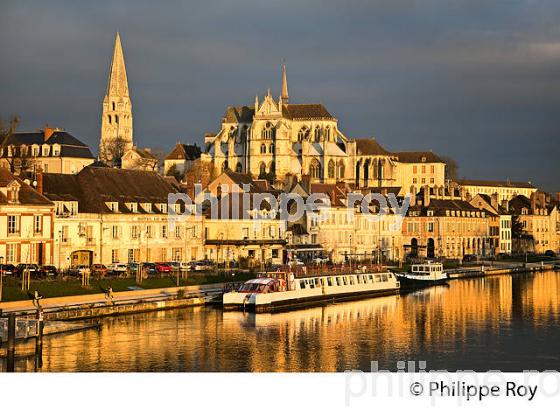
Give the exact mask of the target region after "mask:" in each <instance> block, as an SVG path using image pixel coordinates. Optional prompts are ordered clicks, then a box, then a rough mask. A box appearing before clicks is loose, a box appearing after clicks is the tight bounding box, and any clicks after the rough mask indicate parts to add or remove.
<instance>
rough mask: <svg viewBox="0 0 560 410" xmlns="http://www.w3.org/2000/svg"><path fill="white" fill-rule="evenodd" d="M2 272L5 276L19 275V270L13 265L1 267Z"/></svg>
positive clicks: (8, 264) (6, 264) (7, 264)
mask: <svg viewBox="0 0 560 410" xmlns="http://www.w3.org/2000/svg"><path fill="white" fill-rule="evenodd" d="M0 270H1V271H2V273H3V275H4V276H6V275H12V276H15V275H17V268H16V267H15V266H14V265H12V264H11V263H5V264H2V265H0Z"/></svg>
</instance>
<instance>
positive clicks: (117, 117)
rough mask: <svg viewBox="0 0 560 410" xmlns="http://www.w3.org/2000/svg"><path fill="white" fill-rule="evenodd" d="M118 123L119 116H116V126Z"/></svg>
mask: <svg viewBox="0 0 560 410" xmlns="http://www.w3.org/2000/svg"><path fill="white" fill-rule="evenodd" d="M118 123H119V116H118V115H115V124H118Z"/></svg>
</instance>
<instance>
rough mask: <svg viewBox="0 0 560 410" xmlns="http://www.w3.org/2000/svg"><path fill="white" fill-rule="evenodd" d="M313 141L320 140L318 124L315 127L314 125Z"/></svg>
mask: <svg viewBox="0 0 560 410" xmlns="http://www.w3.org/2000/svg"><path fill="white" fill-rule="evenodd" d="M314 141H315V142H320V141H321V128H319V126H318V125H317V127H315V133H314Z"/></svg>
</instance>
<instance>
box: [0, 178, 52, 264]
mask: <svg viewBox="0 0 560 410" xmlns="http://www.w3.org/2000/svg"><path fill="white" fill-rule="evenodd" d="M53 220H54V205H53V204H52V202H50V201H49V200H48V199H47V198H45V197H44V196H43V195H40V194H39V193H38V192H37V191H35V189H33V188H31V187H30V186H29V185H27V184H26V183H25V182H24V181H22V180H21V179H19V178H17V177H15V176H14V175H13V174H11V173H10V172H9V171H8V170H6V169H3V168H0V259H1V260H0V262H1V263H12V264H14V265H17V264H18V263H35V264H38V265H50V264H52V263H53V240H52V238H53V236H52V232H53Z"/></svg>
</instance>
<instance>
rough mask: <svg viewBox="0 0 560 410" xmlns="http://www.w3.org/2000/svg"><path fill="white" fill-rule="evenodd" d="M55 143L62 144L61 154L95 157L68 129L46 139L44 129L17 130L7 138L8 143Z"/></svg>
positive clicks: (63, 155)
mask: <svg viewBox="0 0 560 410" xmlns="http://www.w3.org/2000/svg"><path fill="white" fill-rule="evenodd" d="M35 144H36V145H43V144H48V145H54V144H59V145H60V146H61V149H60V151H61V152H60V156H62V157H71V158H95V157H94V156H93V155H92V153H91V151H90V149H89V147H88V146H87V145H86V144H84V143H83V142H82V141H80V140H79V139H77V138H76V137H74V136H73V135H71V134H70V133H68V132H66V131H54V133H53V134H52V135H51V136H50V138H49V139H47V140H46V141H45V137H44V133H43V131H36V132H16V133H14V134H12V135H11V136H10V138H8V139H7V141H6V145H14V146H16V147H19V146H20V145H27V146H31V145H35ZM6 155H7V152H3V153H2V156H6Z"/></svg>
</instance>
